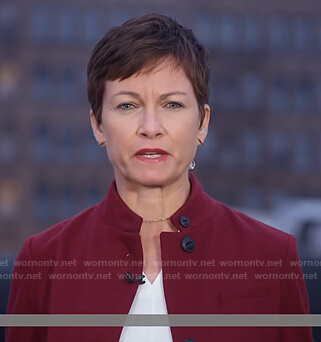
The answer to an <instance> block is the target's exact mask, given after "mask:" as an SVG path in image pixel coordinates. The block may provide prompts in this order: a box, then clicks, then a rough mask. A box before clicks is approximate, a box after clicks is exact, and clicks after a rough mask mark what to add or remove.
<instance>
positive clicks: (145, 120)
mask: <svg viewBox="0 0 321 342" xmlns="http://www.w3.org/2000/svg"><path fill="white" fill-rule="evenodd" d="M164 132H165V131H164V128H163V125H162V123H161V120H160V118H159V116H158V114H157V111H156V110H153V109H146V110H145V111H144V113H143V115H142V116H141V121H140V124H139V127H138V131H137V134H138V135H139V136H141V137H144V138H149V139H152V138H157V137H161V136H163V135H164Z"/></svg>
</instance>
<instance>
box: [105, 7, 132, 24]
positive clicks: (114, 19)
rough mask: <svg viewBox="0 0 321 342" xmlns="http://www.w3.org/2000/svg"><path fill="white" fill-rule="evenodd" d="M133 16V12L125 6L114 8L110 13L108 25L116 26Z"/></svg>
mask: <svg viewBox="0 0 321 342" xmlns="http://www.w3.org/2000/svg"><path fill="white" fill-rule="evenodd" d="M134 16H135V15H134V13H131V12H130V11H128V10H127V9H125V8H121V9H114V10H112V11H111V13H110V17H109V18H110V20H109V24H110V26H118V25H121V24H122V23H124V22H125V21H126V20H129V19H131V18H132V17H134Z"/></svg>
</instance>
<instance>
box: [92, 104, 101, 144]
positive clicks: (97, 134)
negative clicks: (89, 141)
mask: <svg viewBox="0 0 321 342" xmlns="http://www.w3.org/2000/svg"><path fill="white" fill-rule="evenodd" d="M90 124H91V129H92V130H93V133H94V136H95V139H96V141H97V142H98V144H99V145H102V144H104V143H105V137H104V134H103V132H102V130H101V127H100V125H98V122H97V120H96V117H95V114H94V112H93V111H92V109H91V110H90Z"/></svg>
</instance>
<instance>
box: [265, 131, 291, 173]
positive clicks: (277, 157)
mask: <svg viewBox="0 0 321 342" xmlns="http://www.w3.org/2000/svg"><path fill="white" fill-rule="evenodd" d="M269 151H270V158H271V162H272V165H273V166H274V168H276V169H284V168H286V167H287V166H288V162H289V138H288V136H287V134H286V133H285V132H272V133H271V134H270V137H269Z"/></svg>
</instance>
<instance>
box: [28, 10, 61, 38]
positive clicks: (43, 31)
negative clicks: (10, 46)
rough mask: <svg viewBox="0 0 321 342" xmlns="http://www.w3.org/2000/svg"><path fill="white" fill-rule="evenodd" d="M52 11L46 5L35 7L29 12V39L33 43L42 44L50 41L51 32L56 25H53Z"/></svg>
mask: <svg viewBox="0 0 321 342" xmlns="http://www.w3.org/2000/svg"><path fill="white" fill-rule="evenodd" d="M52 18H53V9H52V8H50V7H49V6H48V5H45V4H39V5H36V6H35V7H34V8H33V9H32V12H31V17H30V27H31V37H32V39H33V41H34V42H36V43H39V44H42V43H46V42H49V41H51V40H52V36H53V31H54V30H56V29H57V25H53V22H52Z"/></svg>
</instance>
